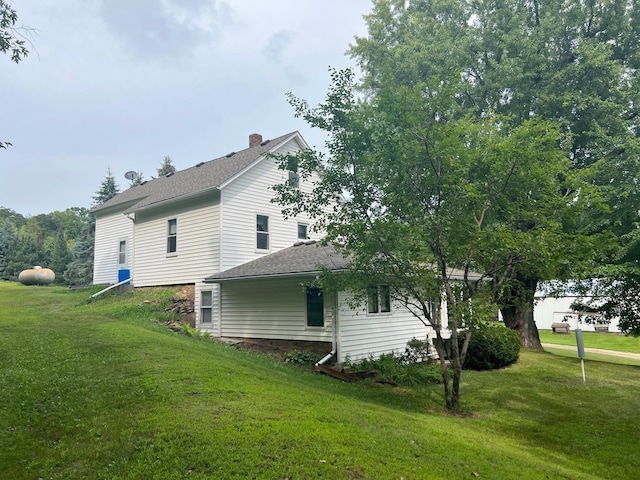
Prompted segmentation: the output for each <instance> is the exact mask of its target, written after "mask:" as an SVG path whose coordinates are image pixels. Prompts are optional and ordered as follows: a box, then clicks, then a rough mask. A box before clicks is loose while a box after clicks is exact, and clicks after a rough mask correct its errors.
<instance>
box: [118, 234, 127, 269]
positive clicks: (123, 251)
mask: <svg viewBox="0 0 640 480" xmlns="http://www.w3.org/2000/svg"><path fill="white" fill-rule="evenodd" d="M126 263H127V241H126V240H120V243H119V244H118V265H125V264H126Z"/></svg>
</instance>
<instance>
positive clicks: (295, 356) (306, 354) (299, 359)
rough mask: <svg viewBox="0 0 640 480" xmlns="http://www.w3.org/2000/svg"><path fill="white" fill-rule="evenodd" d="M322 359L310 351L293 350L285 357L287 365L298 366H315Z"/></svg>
mask: <svg viewBox="0 0 640 480" xmlns="http://www.w3.org/2000/svg"><path fill="white" fill-rule="evenodd" d="M321 359H322V355H320V354H318V353H315V352H310V351H308V350H291V351H290V352H287V353H285V355H284V361H285V362H286V363H295V364H297V365H314V364H316V363H317V362H319V361H320V360H321Z"/></svg>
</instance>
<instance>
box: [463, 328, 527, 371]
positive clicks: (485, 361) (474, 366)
mask: <svg viewBox="0 0 640 480" xmlns="http://www.w3.org/2000/svg"><path fill="white" fill-rule="evenodd" d="M519 354H520V334H519V333H518V332H516V331H515V330H511V329H510V328H507V327H505V326H504V325H503V324H501V323H497V322H487V323H482V324H480V325H479V327H478V328H477V329H476V330H475V331H474V332H473V334H472V335H471V340H470V341H469V349H468V350H467V357H466V359H465V362H464V368H468V369H470V370H493V369H496V368H503V367H506V366H508V365H511V364H512V363H514V362H516V361H517V360H518V356H519Z"/></svg>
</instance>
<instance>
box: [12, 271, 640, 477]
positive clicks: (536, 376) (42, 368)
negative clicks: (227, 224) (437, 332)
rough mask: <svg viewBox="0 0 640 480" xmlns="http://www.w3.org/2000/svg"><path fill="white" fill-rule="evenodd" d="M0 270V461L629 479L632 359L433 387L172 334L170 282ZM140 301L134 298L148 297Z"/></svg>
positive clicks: (70, 469)
mask: <svg viewBox="0 0 640 480" xmlns="http://www.w3.org/2000/svg"><path fill="white" fill-rule="evenodd" d="M89 293H90V292H87V291H71V290H68V289H64V288H59V287H24V286H22V285H19V284H15V283H6V282H5V283H0V478H6V479H38V478H43V479H49V478H54V479H74V478H91V479H94V478H97V479H111V478H113V479H146V478H156V479H191V478H194V479H204V478H215V479H217V478H220V479H224V478H266V479H272V478H273V479H285V478H288V479H309V478H327V479H333V478H335V479H401V478H402V479H431V478H433V479H467V478H469V479H473V478H485V479H529V478H531V479H625V478H628V479H636V478H640V456H639V455H638V454H637V452H638V449H639V447H640V433H638V426H639V425H640V388H639V387H640V367H633V366H626V365H615V364H610V363H600V362H590V364H589V378H588V381H587V383H586V384H583V382H582V376H581V373H580V364H579V360H578V359H577V358H567V357H557V356H553V355H550V354H547V353H532V352H524V353H523V354H522V355H521V359H520V361H519V362H518V364H516V365H514V366H512V367H510V368H508V369H504V370H500V371H493V372H465V373H464V376H463V385H462V402H463V405H464V409H465V414H464V415H458V416H453V415H449V414H447V413H445V412H444V411H443V410H442V404H443V400H442V387H441V386H440V385H430V386H426V387H415V388H410V389H407V388H398V387H391V386H389V385H380V384H375V383H372V382H361V383H356V384H345V383H342V382H340V381H338V380H335V379H332V378H329V377H326V376H323V375H320V374H316V373H311V372H309V371H306V370H303V369H300V368H296V367H291V366H288V365H282V364H279V363H278V362H276V361H275V360H273V359H272V358H271V357H266V356H262V355H256V354H251V353H248V352H240V351H236V350H234V349H233V348H232V347H229V346H226V345H221V344H218V343H215V342H210V341H206V340H198V339H194V338H191V337H188V336H185V335H178V334H175V333H172V332H170V331H168V330H167V329H166V328H164V327H161V326H158V325H157V323H156V322H155V321H153V320H163V319H165V318H167V315H166V314H165V313H164V308H165V307H166V305H167V302H166V299H167V297H168V295H169V294H170V292H168V291H163V290H153V291H136V292H135V293H130V294H125V295H122V296H118V297H115V296H112V297H108V298H103V299H99V300H97V301H95V302H92V303H89V304H87V303H86V299H87V298H88V296H89ZM145 301H146V302H145Z"/></svg>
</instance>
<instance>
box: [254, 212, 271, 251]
mask: <svg viewBox="0 0 640 480" xmlns="http://www.w3.org/2000/svg"><path fill="white" fill-rule="evenodd" d="M256 248H257V249H258V250H269V217H268V216H267V215H256Z"/></svg>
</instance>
